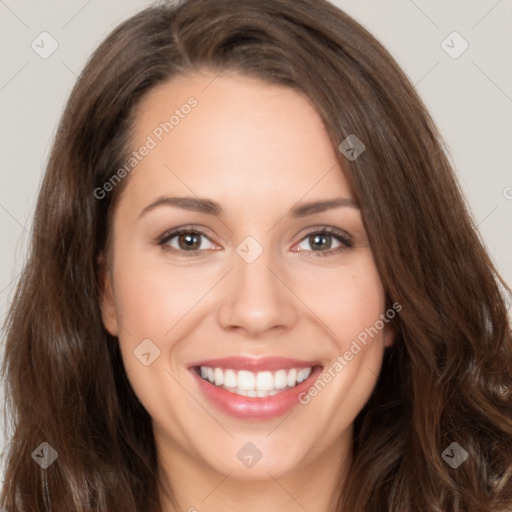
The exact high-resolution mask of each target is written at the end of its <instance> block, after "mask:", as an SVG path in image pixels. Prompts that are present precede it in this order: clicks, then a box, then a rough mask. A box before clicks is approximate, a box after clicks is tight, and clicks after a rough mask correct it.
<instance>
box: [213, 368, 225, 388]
mask: <svg viewBox="0 0 512 512" xmlns="http://www.w3.org/2000/svg"><path fill="white" fill-rule="evenodd" d="M214 375H215V385H216V386H222V384H224V373H223V372H222V370H221V369H220V368H215V371H214Z"/></svg>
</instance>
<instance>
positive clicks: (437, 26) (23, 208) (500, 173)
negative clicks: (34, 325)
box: [0, 0, 512, 449]
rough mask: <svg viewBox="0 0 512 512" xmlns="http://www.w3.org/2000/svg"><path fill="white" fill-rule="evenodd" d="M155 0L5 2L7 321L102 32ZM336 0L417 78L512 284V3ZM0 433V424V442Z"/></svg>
mask: <svg viewBox="0 0 512 512" xmlns="http://www.w3.org/2000/svg"><path fill="white" fill-rule="evenodd" d="M151 3H152V2H150V1H142V0H128V1H124V2H122V3H121V2H119V1H118V2H114V1H113V0H110V1H100V0H89V1H87V0H65V1H64V0H60V1H57V0H52V1H51V2H50V1H48V0H46V1H41V0H18V1H16V0H0V63H1V68H0V119H1V123H0V180H1V181H0V183H1V187H0V233H1V240H2V243H1V244H0V258H1V259H0V262H1V267H0V268H1V270H0V320H2V321H3V319H4V316H5V311H6V307H7V304H8V303H9V300H10V298H11V297H12V293H13V291H14V283H15V282H16V277H17V275H18V273H19V272H20V270H21V268H22V265H23V262H24V258H25V255H26V248H27V240H28V233H29V231H30V226H31V222H32V214H33V209H34V205H35V200H36V197H37V191H38V188H39V185H40V181H41V178H42V174H43V171H44V167H45V164H46V161H47V158H48V154H49V150H50V147H51V143H52V139H53V136H54V134H55V130H56V127H57V123H58V120H59V117H60V115H61V112H62V109H63V106H64V103H65V101H66V99H67V96H68V94H69V93H70V91H71V88H72V86H73V84H74V82H75V80H76V77H77V75H78V74H79V72H80V71H81V69H82V67H83V66H84V64H85V61H86V59H87V58H88V56H89V55H90V54H91V53H92V51H93V50H94V49H95V48H96V46H97V45H98V44H99V43H100V42H101V40H102V39H104V37H105V36H106V35H107V34H108V33H109V32H110V31H111V30H112V29H113V28H114V27H115V26H116V25H118V24H119V23H120V22H121V21H122V20H124V19H126V18H127V17H129V16H131V15H133V14H135V13H136V12H137V11H138V10H140V9H141V8H143V7H144V6H146V5H149V4H151ZM333 3H335V4H336V5H338V6H339V7H341V8H342V9H344V10H345V11H346V12H347V13H348V14H350V15H352V16H353V17H354V18H355V19H356V20H358V21H359V22H360V23H362V24H363V25H364V26H365V27H366V28H368V29H369V30H370V32H372V33H373V34H374V35H375V36H376V37H377V38H378V39H379V40H380V41H381V42H382V43H383V44H384V45H385V46H386V47H387V49H388V50H389V51H390V52H391V54H392V55H393V56H394V57H395V59H396V60H397V61H398V63H399V64H400V65H401V66H402V68H403V69H404V70H405V72H406V73H407V74H408V76H409V77H410V78H411V80H412V82H413V83H414V84H415V85H416V87H417V90H418V92H419V94H420V95H421V97H422V98H423V100H424V102H425V103H426V105H427V107H428V108H429V110H430V112H431V114H432V116H433V117H434V119H435V121H436V122H437V124H438V126H439V128H440V130H441V133H442V134H443V136H444V138H445V141H446V143H447V145H448V149H449V151H450V154H451V160H452V162H453V164H454V166H455V169H456V172H457V176H458V178H459V180H460V183H461V185H462V188H463V191H464V192H465V194H466V197H467V200H468V205H469V207H470V209H471V212H472V215H473V217H474V219H475V223H476V224H477V225H478V226H479V229H480V232H481V234H482V237H483V240H484V242H485V244H486V245H487V247H488V249H489V252H490V254H491V256H492V258H493V260H494V261H495V263H496V265H497V267H498V269H499V271H500V272H501V273H502V275H503V276H504V278H505V279H506V281H507V282H508V284H509V285H511V284H512V229H511V226H512V172H511V161H512V155H511V149H510V148H511V146H512V144H511V134H512V115H511V111H512V83H511V82H512V58H511V53H512V51H511V42H512V41H511V40H512V32H511V30H510V27H511V26H512V0H464V1H463V0H458V1H454V0H451V1H447V0H360V1H356V0H337V1H335V2H333ZM43 31H46V32H48V33H49V34H50V35H51V36H52V38H54V39H55V40H56V41H57V43H58V48H57V50H56V51H55V52H54V53H53V54H52V55H50V56H49V57H48V58H46V59H43V58H41V57H40V56H39V55H38V54H37V53H36V52H35V51H34V50H33V49H32V47H31V43H32V41H34V40H35V42H36V43H38V42H39V45H40V46H41V45H42V43H41V42H40V39H41V38H40V37H39V35H40V34H41V33H42V32H43ZM453 31H457V32H458V33H459V34H460V35H461V36H462V38H463V39H464V40H465V41H467V43H468V44H469V47H468V49H467V50H466V51H465V52H464V53H462V54H461V55H460V56H459V57H458V58H452V56H450V55H448V54H447V53H446V51H445V50H444V49H443V47H442V46H441V43H442V42H443V41H444V40H445V39H446V38H447V36H449V35H450V34H451V33H452V32H453ZM47 43H48V41H47ZM461 44H463V42H462V41H461V40H457V39H456V38H454V37H453V36H452V37H451V38H448V39H447V40H446V42H445V43H444V45H445V48H446V47H447V46H446V45H448V50H449V51H450V52H452V54H453V52H455V51H457V50H459V49H460V48H462V46H461ZM48 47H49V46H48V44H46V46H45V48H46V49H48ZM449 47H451V48H449ZM2 403H3V402H2ZM3 437H4V436H2V435H1V432H0V449H1V440H2V438H3Z"/></svg>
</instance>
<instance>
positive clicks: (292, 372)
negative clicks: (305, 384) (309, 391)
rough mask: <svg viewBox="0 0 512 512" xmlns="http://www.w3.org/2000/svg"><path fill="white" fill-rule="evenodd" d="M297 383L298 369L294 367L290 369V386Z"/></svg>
mask: <svg viewBox="0 0 512 512" xmlns="http://www.w3.org/2000/svg"><path fill="white" fill-rule="evenodd" d="M296 383H297V370H296V369H295V368H292V369H291V370H289V371H288V386H290V387H293V386H295V384H296Z"/></svg>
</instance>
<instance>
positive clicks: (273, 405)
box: [190, 357, 322, 420]
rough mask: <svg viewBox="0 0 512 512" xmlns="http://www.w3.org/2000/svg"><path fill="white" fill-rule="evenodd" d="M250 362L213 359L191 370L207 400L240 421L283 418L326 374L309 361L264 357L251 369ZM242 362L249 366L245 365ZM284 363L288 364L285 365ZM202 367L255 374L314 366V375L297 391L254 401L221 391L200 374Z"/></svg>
mask: <svg viewBox="0 0 512 512" xmlns="http://www.w3.org/2000/svg"><path fill="white" fill-rule="evenodd" d="M248 359H249V358H240V357H235V358H226V359H217V360H209V361H204V362H200V363H197V364H195V365H193V366H191V367H190V371H191V373H192V375H193V376H194V378H195V379H196V382H197V384H198V386H199V389H200V390H201V391H202V392H203V393H204V395H205V396H206V398H208V399H209V400H210V402H212V404H213V405H214V406H215V407H217V408H218V409H220V410H221V411H222V412H224V413H226V414H228V415H230V416H233V417H235V418H239V419H245V420H269V419H272V418H277V417H279V416H283V415H284V414H286V413H287V412H289V411H290V410H291V409H293V408H294V407H295V406H297V404H299V395H300V394H301V393H303V392H306V391H307V390H308V389H309V387H310V386H311V385H312V384H313V382H314V381H315V380H316V379H317V377H318V376H319V375H320V373H321V372H322V366H319V365H318V364H315V363H308V362H305V361H297V360H293V359H281V358H264V359H260V360H254V359H252V360H250V359H249V360H250V361H251V364H252V366H248V365H247V361H248ZM242 362H243V363H245V364H242ZM283 362H284V363H285V364H284V365H283ZM219 363H220V364H219ZM228 363H229V364H228ZM278 363H279V364H278ZM237 365H238V366H237ZM199 366H209V367H215V368H232V369H251V370H252V371H260V370H262V369H264V370H269V371H271V368H272V369H274V370H276V369H281V368H283V369H286V368H307V367H310V366H312V367H313V370H312V372H311V375H310V376H309V377H308V378H307V379H306V380H305V381H304V382H301V383H300V384H299V385H297V386H295V387H294V388H291V389H287V390H285V391H281V392H279V393H277V394H275V395H272V396H267V397H262V398H258V397H254V398H253V397H248V396H241V395H237V394H236V393H231V392H230V391H226V390H225V389H222V388H219V387H217V386H215V385H213V384H211V383H210V382H208V381H206V380H204V379H203V378H201V376H200V375H199V373H198V367H199Z"/></svg>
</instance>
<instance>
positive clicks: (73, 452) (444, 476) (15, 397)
mask: <svg viewBox="0 0 512 512" xmlns="http://www.w3.org/2000/svg"><path fill="white" fill-rule="evenodd" d="M506 289H507V288H506V286H505V284H504V282H503V281H502V279H501V278H500V276H499V275H498V273H497V271H496V270H495V268H494V267H493V265H492V263H491V261H490V259H489V257H488V255H487V254H486V252H485V250H484V248H483V246H482V243H481V241H480V239H479V237H478V234H477V232H476V229H475V226H474V225H473V223H472V221H471V220H470V217H469V215H468V213H467V211H466V209H465V207H464V201H463V199H462V196H461V193H460V191H459V188H458V186H457V184H456V181H455V179H454V175H453V171H452V169H451V167H450V164H449V162H448V160H447V158H446V156H445V154H444V153H443V150H442V142H441V137H440V135H439V134H438V132H437V130H436V128H435V126H434V123H433V122H432V120H431V118H430V116H429V115H428V113H427V112H426V110H425V107H424V106H423V104H422V103H421V101H420V99H419V98H418V96H417V94H416V93H415V91H414V89H413V87H412V86H411V84H410V83H409V81H408V80H407V78H406V77H405V76H404V74H403V73H402V72H401V70H400V69H399V68H398V67H397V65H396V63H395V62H394V61H393V60H392V58H391V57H390V55H389V54H388V53H387V52H386V51H385V50H384V49H383V48H382V46H381V45H380V44H379V43H378V42H377V41H376V40H375V39H374V38H373V37H372V36H371V35H370V34H369V33H368V32H366V31H365V30H364V29H363V28H362V27H361V26H360V25H358V24H357V23H356V22H355V21H354V20H352V19H351V18H349V17H348V16H347V15H346V14H344V13H343V12H341V11H340V10H338V9H337V8H335V7H334V6H332V5H331V4H329V3H327V2H324V1H312V0H298V1H294V2H288V1H285V0H277V1H275V0H273V1H256V0H242V1H239V2H237V3H236V8H234V4H233V3H232V2H230V1H228V0H220V1H219V0H216V1H213V0H189V1H188V2H183V3H181V4H180V5H177V6H176V5H166V4H164V5H159V6H154V7H150V8H148V9H146V10H145V11H143V12H141V13H139V14H137V15H136V16H134V17H132V18H131V19H129V20H128V21H126V22H124V23H123V24H122V25H121V26H119V27H118V28H117V29H116V30H114V32H113V33H112V34H111V35H110V36H109V37H108V38H107V39H106V40H105V41H104V42H103V43H102V44H101V45H100V47H99V48H98V49H97V50H96V52H95V53H94V55H93V56H92V58H91V59H90V61H89V63H88V65H87V66H86V68H85V70H84V72H83V73H82V75H81V76H80V78H79V80H78V82H77V84H76V86H75V88H74V90H73V92H72V94H71V97H70V99H69V101H68V104H67V107H66V110H65V112H64V115H63V118H62V120H61V124H60V126H59V130H58V133H57V137H56V140H55V143H54V146H53V151H52V153H51V157H50V161H49V164H48V168H47V171H46V175H45V179H44V182H43V186H42V189H41V191H40V195H39V199H38V205H37V210H36V215H35V224H34V236H33V239H32V251H31V256H30V260H29V262H28V264H27V266H26V269H25V271H24V273H23V276H22V278H21V282H20V284H19V287H18V290H17V293H16V296H15V299H14V301H13V304H12V308H11V310H10V315H9V318H8V323H7V335H8V337H7V347H6V356H5V362H4V373H5V376H6V381H7V384H8V391H9V396H10V399H11V408H12V412H13V418H14V428H15V430H14V434H13V438H12V443H11V446H10V453H9V458H8V465H7V470H6V478H5V482H4V487H3V494H2V506H3V508H4V509H5V510H7V511H32V510H53V511H61V510H62V511H63V510H66V511H71V510H76V511H86V510H87V511H89V510H95V511H107V510H108V511H123V512H125V511H138V510H145V511H173V512H174V511H177V510H190V511H192V510H198V511H201V512H202V511H213V510H215V511H219V510H237V509H241V508H243V509H244V510H247V511H253V510H261V509H262V508H263V507H264V508H265V509H266V510H269V511H271V510H277V509H278V508H279V510H308V511H333V510H336V511H345V512H347V511H353V510H361V511H362V510H364V511H372V512H373V511H375V512H377V511H379V512H381V511H384V510H389V511H422V512H424V511H426V510H432V511H441V510H442V511H448V510H453V511H470V510H471V511H475V510H478V511H491V510H492V511H506V510H511V508H512V402H511V398H512V387H511V383H512V341H511V333H510V326H509V324H508V321H507V317H506V307H505V305H504V300H503V295H502V292H503V290H506Z"/></svg>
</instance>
